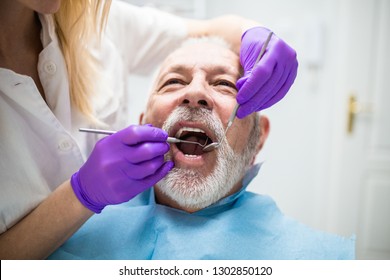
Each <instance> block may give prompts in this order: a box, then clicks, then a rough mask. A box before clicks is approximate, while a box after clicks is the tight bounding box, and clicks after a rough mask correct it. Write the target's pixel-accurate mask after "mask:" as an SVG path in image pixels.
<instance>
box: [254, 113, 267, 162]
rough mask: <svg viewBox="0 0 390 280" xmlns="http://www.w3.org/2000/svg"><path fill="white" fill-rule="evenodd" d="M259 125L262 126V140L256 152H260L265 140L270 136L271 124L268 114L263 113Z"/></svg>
mask: <svg viewBox="0 0 390 280" xmlns="http://www.w3.org/2000/svg"><path fill="white" fill-rule="evenodd" d="M259 126H260V132H261V133H260V141H259V144H258V145H257V149H256V154H258V153H259V152H260V150H261V149H262V148H263V146H264V144H265V141H266V140H267V138H268V134H269V129H270V124H269V119H268V117H267V116H264V115H261V116H260V120H259Z"/></svg>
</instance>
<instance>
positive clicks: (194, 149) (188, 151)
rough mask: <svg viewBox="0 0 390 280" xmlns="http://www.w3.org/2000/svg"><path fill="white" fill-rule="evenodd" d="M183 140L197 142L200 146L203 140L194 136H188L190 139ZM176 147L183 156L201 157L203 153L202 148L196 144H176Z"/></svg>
mask: <svg viewBox="0 0 390 280" xmlns="http://www.w3.org/2000/svg"><path fill="white" fill-rule="evenodd" d="M183 140H186V141H192V142H198V143H200V144H203V142H204V140H202V139H199V138H198V137H195V136H190V137H188V138H186V139H183ZM177 147H178V148H179V150H181V151H182V153H183V154H185V155H202V154H203V153H204V152H203V148H202V147H201V146H200V145H197V144H189V143H179V144H177Z"/></svg>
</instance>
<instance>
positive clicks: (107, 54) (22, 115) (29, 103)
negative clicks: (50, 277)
mask: <svg viewBox="0 0 390 280" xmlns="http://www.w3.org/2000/svg"><path fill="white" fill-rule="evenodd" d="M40 20H41V23H42V33H41V41H42V45H43V47H44V49H43V50H42V52H41V53H40V55H39V62H38V73H39V77H40V80H41V83H42V86H43V88H44V92H45V96H46V101H47V104H46V103H45V101H44V100H43V99H42V97H41V94H40V92H39V91H38V89H37V87H36V85H35V83H34V81H33V79H31V78H30V77H28V76H24V75H20V74H17V73H15V72H13V71H11V70H8V69H4V68H0V233H2V232H4V231H6V230H7V229H9V228H10V227H11V226H12V225H14V224H15V223H17V222H18V221H19V220H20V219H21V218H22V217H23V216H25V215H26V214H28V213H29V212H30V211H31V210H33V209H34V208H35V207H36V206H37V205H38V204H39V203H40V202H42V200H44V199H45V198H46V197H47V196H48V195H49V194H50V193H51V192H52V191H53V190H54V189H56V188H57V187H58V186H59V185H60V184H61V183H63V182H64V181H66V180H68V179H69V178H70V176H71V175H72V174H73V173H74V172H75V171H77V170H78V169H79V168H80V167H81V165H82V164H83V163H84V161H85V159H86V157H87V156H88V154H89V153H90V151H91V150H92V148H93V146H94V144H95V142H96V140H97V139H96V137H97V136H96V135H91V134H86V133H79V132H78V128H79V127H83V126H88V125H89V123H88V121H87V120H86V118H85V117H83V116H82V115H81V114H80V113H79V112H78V111H77V110H76V109H75V108H72V106H71V103H70V98H69V84H68V78H67V72H66V65H65V63H64V58H63V56H62V53H61V51H60V47H59V43H58V39H57V37H56V34H55V31H54V21H53V17H52V16H48V15H40ZM186 32H187V31H186V29H185V24H184V22H183V20H182V19H180V18H178V17H174V16H172V15H168V14H165V13H161V12H159V11H156V10H153V9H150V8H139V7H134V6H130V5H128V4H126V3H123V2H115V1H114V2H113V4H112V6H111V10H110V15H109V20H108V25H107V29H106V32H105V34H104V36H103V38H102V44H101V48H99V49H95V50H94V52H93V53H94V55H95V56H96V57H97V58H99V59H100V60H101V61H102V63H103V75H102V76H101V78H100V79H99V81H97V82H100V81H102V83H101V85H100V84H99V87H98V89H100V92H94V94H95V95H97V96H98V98H95V99H94V100H92V101H91V102H92V104H93V107H94V109H95V111H96V115H97V117H98V118H99V119H101V120H102V121H104V122H105V123H106V124H107V125H108V126H109V127H110V128H112V129H119V128H123V127H125V126H126V125H129V123H127V122H126V118H125V117H126V114H129V113H128V112H126V106H125V105H126V104H127V102H128V101H127V99H126V95H127V93H128V91H129V86H128V85H127V84H126V81H127V80H128V78H127V74H129V73H136V74H144V73H148V72H149V71H151V70H152V69H153V68H154V67H155V66H156V64H158V63H159V62H160V61H161V60H162V59H163V58H164V57H165V56H166V55H167V54H168V53H169V52H170V51H171V50H172V49H173V48H175V47H177V46H178V45H179V44H180V42H181V41H182V40H183V39H184V38H185V36H186ZM132 94H134V95H135V94H140V93H132ZM145 94H146V93H145ZM130 113H131V112H130Z"/></svg>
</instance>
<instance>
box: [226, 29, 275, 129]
mask: <svg viewBox="0 0 390 280" xmlns="http://www.w3.org/2000/svg"><path fill="white" fill-rule="evenodd" d="M272 34H273V32H272V31H271V32H270V33H269V34H268V37H267V40H265V42H264V45H263V46H262V47H261V50H260V53H259V56H258V57H257V59H256V61H255V64H254V65H253V68H252V71H253V70H254V69H255V67H256V64H257V63H258V62H259V61H260V59H261V57H262V56H263V55H264V53H265V50H266V49H267V46H268V43H269V41H270V40H271V37H272ZM239 107H240V104H238V103H237V104H236V106H235V107H234V109H233V112H232V114H231V115H230V117H229V120H228V122H227V126H226V130H225V136H226V133H227V131H228V129H229V128H230V127H231V126H232V124H233V121H234V119H235V118H236V115H237V111H238V108H239Z"/></svg>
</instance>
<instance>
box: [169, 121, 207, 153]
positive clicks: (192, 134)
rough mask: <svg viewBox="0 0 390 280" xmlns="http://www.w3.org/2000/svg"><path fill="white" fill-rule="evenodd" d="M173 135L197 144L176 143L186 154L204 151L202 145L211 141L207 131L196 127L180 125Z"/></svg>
mask: <svg viewBox="0 0 390 280" xmlns="http://www.w3.org/2000/svg"><path fill="white" fill-rule="evenodd" d="M175 137H176V138H177V139H180V140H185V141H191V142H196V143H199V144H200V145H198V144H191V143H177V144H176V146H177V148H178V149H179V150H180V151H181V152H182V153H183V154H184V155H186V156H194V157H196V156H199V155H203V154H204V153H206V152H205V151H203V147H204V146H206V145H208V144H210V143H212V142H213V140H212V138H211V137H210V136H209V135H207V133H206V132H205V131H204V130H203V129H201V128H196V127H181V128H180V129H179V130H178V131H177V132H176V134H175Z"/></svg>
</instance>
